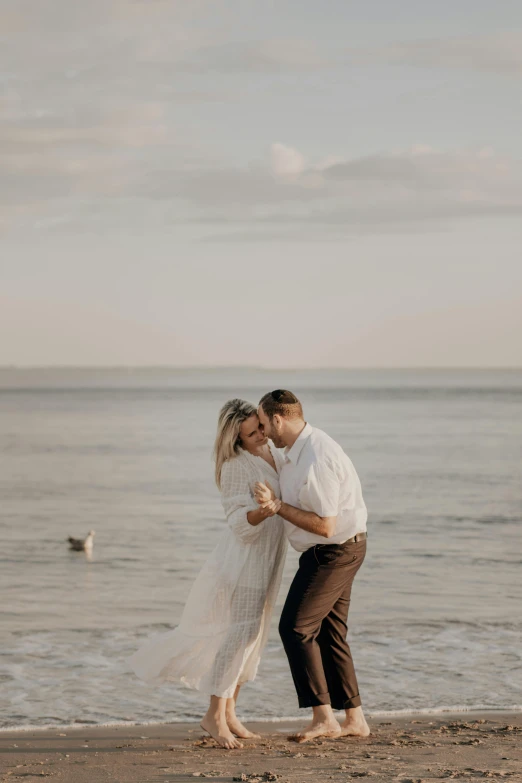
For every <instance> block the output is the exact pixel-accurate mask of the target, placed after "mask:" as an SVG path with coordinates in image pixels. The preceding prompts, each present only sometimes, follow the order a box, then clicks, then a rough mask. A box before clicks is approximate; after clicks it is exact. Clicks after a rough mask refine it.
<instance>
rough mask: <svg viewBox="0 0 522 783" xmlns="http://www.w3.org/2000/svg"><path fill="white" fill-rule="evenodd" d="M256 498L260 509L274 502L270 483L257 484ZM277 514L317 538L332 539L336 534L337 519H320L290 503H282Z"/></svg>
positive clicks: (311, 512)
mask: <svg viewBox="0 0 522 783" xmlns="http://www.w3.org/2000/svg"><path fill="white" fill-rule="evenodd" d="M254 497H255V499H256V501H257V502H258V503H259V505H260V507H261V508H263V507H264V506H265V505H266V504H267V503H269V502H270V501H273V499H274V498H275V495H274V491H273V489H272V487H271V486H270V484H269V483H268V482H267V483H266V484H262V483H260V482H257V484H256V486H255V492H254ZM277 513H278V514H279V516H280V517H282V518H283V519H286V520H287V521H288V522H291V523H292V525H295V526H296V527H300V528H301V530H307V531H308V532H309V533H314V534H315V535H316V536H323V537H324V538H331V537H332V536H333V535H334V533H335V526H336V524H337V517H320V516H318V515H317V514H314V513H313V511H303V510H302V509H300V508H296V507H295V506H290V505H289V504H288V503H281V507H280V509H279V511H278V512H277Z"/></svg>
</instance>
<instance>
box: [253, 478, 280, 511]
mask: <svg viewBox="0 0 522 783" xmlns="http://www.w3.org/2000/svg"><path fill="white" fill-rule="evenodd" d="M254 498H255V501H256V503H257V504H258V505H259V507H260V508H262V509H263V510H264V511H265V513H267V515H268V516H269V517H273V516H274V515H275V514H277V512H278V511H279V509H280V508H281V501H280V500H279V498H276V496H275V493H274V490H273V489H272V487H271V486H270V484H269V483H268V481H267V482H266V484H262V483H261V482H259V481H258V482H256V485H255V487H254Z"/></svg>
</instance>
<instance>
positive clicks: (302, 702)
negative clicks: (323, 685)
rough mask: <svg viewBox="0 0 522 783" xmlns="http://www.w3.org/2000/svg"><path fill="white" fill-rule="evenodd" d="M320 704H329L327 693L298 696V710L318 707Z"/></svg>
mask: <svg viewBox="0 0 522 783" xmlns="http://www.w3.org/2000/svg"><path fill="white" fill-rule="evenodd" d="M322 704H330V694H329V693H328V691H327V692H326V693H311V694H310V695H309V696H299V707H300V709H306V708H307V707H320V706H321V705H322Z"/></svg>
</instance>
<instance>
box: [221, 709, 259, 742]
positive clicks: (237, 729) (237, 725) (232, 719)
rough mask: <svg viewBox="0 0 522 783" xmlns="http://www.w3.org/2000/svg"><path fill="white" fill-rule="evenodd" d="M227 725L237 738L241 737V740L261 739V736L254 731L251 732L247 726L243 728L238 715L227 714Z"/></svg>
mask: <svg viewBox="0 0 522 783" xmlns="http://www.w3.org/2000/svg"><path fill="white" fill-rule="evenodd" d="M227 725H228V728H229V729H230V731H231V732H232V734H235V735H236V737H241V739H260V738H261V735H260V734H254V732H253V731H249V730H248V729H247V728H246V727H245V726H243V724H242V723H241V721H240V720H239V718H238V717H237V715H230V714H228V713H227Z"/></svg>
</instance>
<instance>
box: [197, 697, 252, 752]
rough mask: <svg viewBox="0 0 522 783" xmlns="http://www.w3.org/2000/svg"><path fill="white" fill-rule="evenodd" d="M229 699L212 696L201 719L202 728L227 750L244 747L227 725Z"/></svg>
mask: <svg viewBox="0 0 522 783" xmlns="http://www.w3.org/2000/svg"><path fill="white" fill-rule="evenodd" d="M227 701H228V699H225V698H222V697H221V696H211V697H210V704H209V708H208V710H207V714H206V715H205V716H204V717H203V719H202V721H201V728H202V729H204V731H206V732H207V733H208V734H210V736H211V737H212V739H215V740H216V742H218V743H219V744H220V745H221V746H222V747H223V748H226V749H227V750H232V748H242V747H243V744H242V743H241V742H239V740H238V739H236V738H235V737H234V735H233V734H232V732H231V731H230V729H229V728H228V725H227V716H226V708H227Z"/></svg>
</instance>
